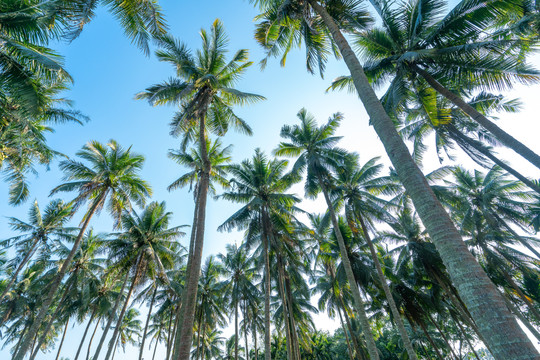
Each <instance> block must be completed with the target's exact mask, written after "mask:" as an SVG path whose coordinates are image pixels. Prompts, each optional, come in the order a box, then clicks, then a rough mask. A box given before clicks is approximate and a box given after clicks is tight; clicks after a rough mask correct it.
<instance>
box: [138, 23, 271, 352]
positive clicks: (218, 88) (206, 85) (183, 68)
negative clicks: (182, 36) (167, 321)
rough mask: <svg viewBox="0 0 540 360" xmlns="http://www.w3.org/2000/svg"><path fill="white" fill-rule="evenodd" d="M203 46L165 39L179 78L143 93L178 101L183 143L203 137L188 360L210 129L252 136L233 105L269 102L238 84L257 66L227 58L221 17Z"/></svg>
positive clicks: (157, 100) (163, 49)
mask: <svg viewBox="0 0 540 360" xmlns="http://www.w3.org/2000/svg"><path fill="white" fill-rule="evenodd" d="M201 38H202V49H201V50H200V51H198V52H197V53H196V56H195V57H194V56H193V55H192V54H191V53H190V51H189V50H188V49H187V47H186V46H185V45H184V44H182V43H180V42H179V41H175V40H174V39H173V38H172V37H170V36H162V37H160V43H159V46H160V49H159V50H158V51H157V52H156V55H157V57H158V59H159V60H160V61H165V62H167V63H170V64H171V65H173V66H174V67H175V70H176V74H177V76H178V78H173V79H172V80H170V81H167V82H164V83H162V84H157V85H154V86H152V87H149V88H148V89H146V91H145V92H142V93H139V94H137V96H136V97H137V98H138V99H147V100H148V101H150V103H151V104H153V105H161V104H166V103H172V104H178V105H179V106H180V107H181V110H180V111H179V112H178V113H177V114H176V115H175V117H174V119H173V121H172V124H171V125H172V133H173V134H175V135H178V134H180V133H183V134H184V139H183V144H184V145H183V147H184V148H185V145H186V144H187V143H188V142H189V141H191V140H194V139H197V138H198V142H199V144H198V145H199V154H200V158H201V162H202V171H201V172H200V175H199V182H198V185H197V189H198V193H197V194H196V196H197V198H196V204H197V205H196V206H197V209H196V211H197V216H196V219H197V226H196V233H195V236H194V246H193V249H190V254H189V258H188V272H187V276H186V287H185V296H184V300H183V302H182V310H181V313H180V316H181V317H182V319H183V320H182V322H181V326H180V329H179V331H180V333H181V334H180V336H177V340H176V346H175V353H174V354H175V355H174V356H173V357H174V359H181V360H188V359H189V354H190V346H191V341H192V334H193V322H194V314H195V302H196V298H197V285H198V278H199V272H200V269H201V263H202V249H203V243H204V224H205V218H206V201H207V193H208V188H209V182H210V173H211V171H212V163H211V161H210V159H209V156H208V151H207V141H208V138H207V132H212V133H215V134H217V135H218V136H222V135H224V134H225V133H226V132H227V131H228V129H229V127H231V126H232V127H234V128H236V129H238V130H239V131H242V132H244V133H246V134H251V128H250V127H249V125H247V123H246V122H245V121H244V120H242V119H241V118H240V117H238V116H237V115H236V114H235V113H234V111H233V109H232V107H233V106H234V105H244V104H248V103H252V102H256V101H260V100H263V99H264V97H262V96H260V95H256V94H251V93H245V92H242V91H239V90H237V89H234V88H232V86H234V85H235V84H236V83H237V81H238V79H239V78H240V76H241V75H242V74H243V73H244V72H245V71H246V69H247V68H248V67H249V66H251V65H252V63H251V62H249V61H247V59H248V51H247V50H245V49H242V50H239V51H237V52H236V53H235V54H234V55H233V57H232V59H231V60H230V61H227V60H226V56H225V55H226V51H227V46H228V44H229V41H228V38H227V36H226V34H225V31H224V28H223V24H222V23H221V22H220V21H219V20H216V21H214V23H213V24H212V28H211V31H210V34H208V33H207V32H206V31H205V30H202V31H201Z"/></svg>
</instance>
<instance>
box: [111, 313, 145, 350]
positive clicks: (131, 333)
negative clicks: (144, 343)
mask: <svg viewBox="0 0 540 360" xmlns="http://www.w3.org/2000/svg"><path fill="white" fill-rule="evenodd" d="M139 315H140V313H139V311H138V310H137V309H133V308H131V309H129V310H128V311H127V312H126V313H125V314H124V317H123V318H122V321H119V322H118V325H117V326H120V327H119V329H118V337H117V338H116V339H115V341H114V350H113V355H112V358H111V359H114V355H115V354H116V347H117V346H118V344H120V345H121V346H122V350H123V351H124V352H126V345H128V344H129V345H138V344H139V337H140V332H141V330H142V323H141V320H139V319H137V318H138V317H139ZM115 330H116V329H115ZM115 332H116V331H115Z"/></svg>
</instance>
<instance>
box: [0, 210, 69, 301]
mask: <svg viewBox="0 0 540 360" xmlns="http://www.w3.org/2000/svg"><path fill="white" fill-rule="evenodd" d="M72 215H73V209H72V205H71V204H66V203H64V202H63V201H62V200H53V201H51V202H50V203H49V204H48V205H47V207H46V208H45V210H44V211H43V213H41V209H40V208H39V205H38V202H37V200H36V201H35V202H34V204H33V205H32V206H31V207H30V210H29V211H28V218H29V221H28V222H24V221H22V220H19V219H17V218H13V217H11V218H9V220H10V226H11V228H12V229H13V230H15V231H18V232H23V233H26V234H24V235H18V236H15V237H12V238H9V239H7V240H4V241H3V242H2V244H1V245H2V246H4V247H10V246H15V247H16V248H17V252H18V253H19V254H20V256H22V259H21V260H20V261H19V263H18V265H17V268H16V269H15V272H14V273H12V274H10V276H11V280H9V282H8V283H7V284H6V285H5V287H4V290H3V291H2V294H1V295H0V302H1V301H2V299H3V298H4V297H5V296H6V294H7V293H8V292H9V291H10V289H11V286H12V285H13V283H14V282H15V280H16V279H17V278H18V276H19V273H20V272H21V270H22V269H24V267H25V266H26V264H27V263H28V262H29V261H30V259H31V258H32V256H34V254H35V253H36V252H37V251H38V249H39V248H40V247H41V249H39V250H40V251H50V245H51V236H66V235H68V234H69V233H70V232H73V231H74V230H75V229H73V228H65V227H64V224H65V223H66V222H67V221H68V220H69V219H70V218H71V216H72ZM14 260H18V257H16V258H15V259H14Z"/></svg>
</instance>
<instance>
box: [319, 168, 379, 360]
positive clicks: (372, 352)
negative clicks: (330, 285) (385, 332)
mask: <svg viewBox="0 0 540 360" xmlns="http://www.w3.org/2000/svg"><path fill="white" fill-rule="evenodd" d="M318 178H319V186H320V187H321V189H322V192H323V195H324V199H325V200H326V206H327V207H328V211H329V212H330V218H331V219H332V225H333V227H334V233H335V235H336V238H337V242H338V245H339V251H340V253H341V262H342V263H343V267H344V269H345V274H346V275H347V281H348V282H349V285H350V287H351V293H352V296H353V301H354V309H355V310H356V312H357V313H358V317H359V320H360V325H361V327H362V333H363V335H364V339H365V340H366V343H367V349H368V353H369V356H370V357H371V359H372V360H379V352H378V350H377V346H376V345H375V339H374V338H373V333H372V332H371V325H370V324H369V320H368V317H367V314H366V311H365V309H364V302H363V301H362V297H361V295H360V290H359V289H358V284H357V283H356V278H355V277H354V273H353V270H352V266H351V262H350V260H349V255H348V252H347V247H346V246H345V240H344V239H343V235H342V234H341V231H340V229H339V223H338V219H337V215H336V212H335V211H334V205H333V204H332V201H331V200H330V196H329V195H328V191H327V189H326V185H325V183H324V181H323V179H322V177H321V176H320V175H319V176H318Z"/></svg>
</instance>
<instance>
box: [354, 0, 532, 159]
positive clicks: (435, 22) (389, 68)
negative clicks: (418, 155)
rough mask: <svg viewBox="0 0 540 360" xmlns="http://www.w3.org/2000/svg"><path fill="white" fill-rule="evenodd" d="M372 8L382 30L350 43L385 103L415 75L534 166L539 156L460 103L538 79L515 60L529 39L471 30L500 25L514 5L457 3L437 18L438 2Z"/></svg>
mask: <svg viewBox="0 0 540 360" xmlns="http://www.w3.org/2000/svg"><path fill="white" fill-rule="evenodd" d="M371 3H372V4H373V5H374V7H375V9H376V10H377V12H378V14H379V15H380V17H381V19H382V23H383V29H378V28H374V29H371V30H369V31H367V32H365V33H363V34H359V35H358V36H357V37H356V39H355V40H356V41H355V42H356V45H358V47H359V49H360V51H361V52H362V54H363V55H364V57H365V58H366V60H367V65H366V73H367V74H369V75H371V74H373V76H374V79H373V80H374V82H376V83H381V82H382V81H383V79H392V81H391V86H390V88H389V90H388V92H387V94H386V96H387V97H388V98H390V99H388V100H389V101H390V102H399V101H400V99H399V98H400V97H401V96H402V94H403V93H404V91H405V89H406V88H407V85H406V84H407V83H410V82H416V81H417V79H415V76H419V77H420V78H421V79H422V80H423V81H425V82H426V83H427V84H429V86H430V87H431V88H433V89H435V90H436V91H437V92H438V93H440V94H442V95H443V96H444V97H445V98H447V99H448V100H449V101H451V102H452V103H453V104H454V105H456V106H457V107H458V108H459V109H461V111H463V112H464V113H465V114H467V115H468V116H469V117H470V118H471V119H472V120H473V121H475V122H477V123H479V124H480V125H481V126H482V127H483V128H485V129H486V130H488V131H489V132H491V133H492V134H493V135H494V136H495V138H497V139H498V140H500V141H501V143H502V144H504V145H505V146H507V147H509V148H511V149H513V150H514V151H516V152H517V153H518V154H519V155H521V156H523V157H524V158H525V159H527V160H528V161H529V162H531V163H532V164H534V165H535V166H536V167H540V156H539V155H537V154H535V153H534V152H533V151H532V150H531V149H529V148H528V147H527V146H525V145H524V144H522V143H521V142H519V141H518V140H517V139H515V138H513V137H512V136H511V135H510V134H508V133H506V132H505V131H504V130H502V129H501V128H499V127H498V126H497V125H495V124H494V123H493V122H492V121H490V120H489V119H488V118H487V117H486V116H485V115H484V114H482V112H481V111H478V110H477V109H476V108H475V107H474V106H471V105H469V104H468V103H467V102H466V101H465V100H463V99H462V97H463V96H465V97H467V96H468V94H470V93H471V91H472V90H474V89H475V88H476V89H478V88H480V89H486V88H489V89H495V90H501V89H508V88H511V87H512V83H514V82H519V83H531V82H535V81H538V79H539V77H538V74H539V73H538V71H536V70H534V69H533V68H531V67H530V66H528V65H527V64H526V63H524V61H520V60H519V59H520V57H521V56H522V55H523V48H524V47H527V46H528V45H527V43H528V40H525V41H524V40H522V39H521V38H520V37H518V36H511V37H509V36H506V37H501V36H500V33H498V32H497V31H496V30H490V31H488V32H483V35H482V36H480V35H479V32H478V31H479V30H480V29H486V28H488V27H490V26H492V27H493V26H494V25H496V24H497V22H499V21H501V17H502V16H501V13H510V12H512V11H515V8H516V7H518V6H520V5H519V3H520V2H519V1H491V2H489V3H485V4H483V5H481V6H478V5H479V3H478V2H477V1H474V0H462V1H461V2H459V3H458V4H456V6H455V7H454V8H453V9H452V10H451V11H449V12H448V13H447V14H446V15H445V16H444V17H441V16H440V14H441V12H442V9H443V7H444V6H445V5H446V1H443V0H430V1H425V0H411V1H406V2H405V1H404V2H403V3H401V4H400V6H398V7H395V8H393V7H391V6H389V5H388V4H385V3H384V2H382V1H380V0H373V1H371ZM501 54H504V56H501Z"/></svg>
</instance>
